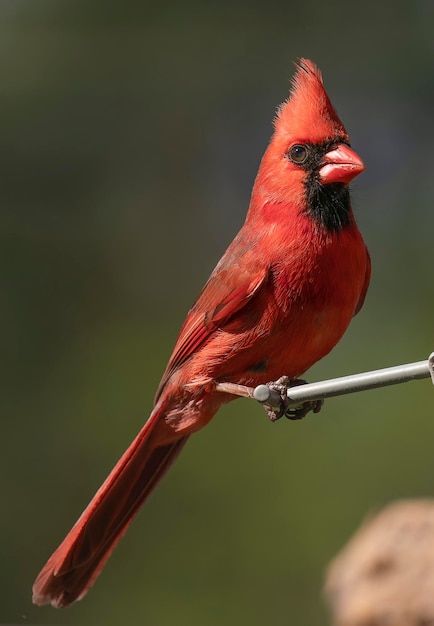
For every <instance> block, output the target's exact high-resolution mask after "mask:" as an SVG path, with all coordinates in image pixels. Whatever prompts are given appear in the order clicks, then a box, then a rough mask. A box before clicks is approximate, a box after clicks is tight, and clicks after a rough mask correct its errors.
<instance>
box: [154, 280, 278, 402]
mask: <svg viewBox="0 0 434 626" xmlns="http://www.w3.org/2000/svg"><path fill="white" fill-rule="evenodd" d="M255 269H256V270H257V268H255ZM246 274H247V272H243V274H240V275H235V276H236V277H235V281H236V282H237V283H238V284H236V285H234V272H227V271H224V270H221V271H219V272H216V273H214V274H212V276H211V278H210V279H209V281H208V282H207V284H206V285H205V287H204V289H203V291H202V293H201V294H200V296H199V298H198V300H197V302H196V304H195V305H194V306H193V308H192V309H191V310H190V311H189V313H188V315H187V317H186V320H185V322H184V325H183V326H182V328H181V331H180V333H179V336H178V340H177V342H176V344H175V348H174V350H173V353H172V356H171V357H170V360H169V363H168V364H167V367H166V371H165V372H164V374H163V377H162V379H161V382H160V386H159V387H158V390H157V393H156V396H155V401H157V399H158V398H159V396H160V394H161V391H162V390H163V387H164V385H165V384H166V382H167V381H168V379H169V378H170V377H171V376H172V374H173V373H174V372H175V371H176V370H177V369H178V368H179V367H180V366H181V365H182V364H183V363H184V362H185V361H186V360H187V359H188V358H189V357H190V356H191V355H192V354H194V353H195V352H196V350H197V349H198V348H199V347H200V346H201V345H202V344H203V343H204V342H205V341H206V340H207V338H208V337H209V336H210V335H211V334H212V333H213V332H215V330H216V329H217V328H222V326H224V325H225V324H227V322H228V321H229V320H230V318H231V317H232V316H233V315H234V314H235V313H237V312H238V311H240V310H241V309H242V308H243V307H244V306H245V305H246V304H247V302H249V301H250V300H251V299H252V297H253V296H254V295H255V294H256V293H257V291H258V290H259V288H260V287H261V286H262V284H263V283H264V281H265V279H266V277H267V274H268V271H267V268H264V269H262V270H261V271H259V272H258V271H257V274H256V276H254V277H252V276H251V275H246Z"/></svg>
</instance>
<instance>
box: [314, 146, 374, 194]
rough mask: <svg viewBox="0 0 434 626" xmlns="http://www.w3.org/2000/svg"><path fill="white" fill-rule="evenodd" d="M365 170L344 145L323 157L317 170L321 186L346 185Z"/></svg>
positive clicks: (356, 157)
mask: <svg viewBox="0 0 434 626" xmlns="http://www.w3.org/2000/svg"><path fill="white" fill-rule="evenodd" d="M364 169H366V168H365V166H364V164H363V161H362V160H361V158H360V157H359V156H358V155H357V154H356V153H355V152H354V150H351V148H349V147H348V146H347V145H345V144H344V143H340V144H339V145H338V146H337V147H336V148H334V149H333V150H330V152H327V153H326V154H325V155H324V158H323V160H322V161H321V167H320V170H319V180H320V182H321V183H322V184H323V185H328V184H330V183H345V184H348V183H349V182H351V181H352V180H353V178H355V177H356V176H357V175H358V174H360V173H361V172H363V170H364Z"/></svg>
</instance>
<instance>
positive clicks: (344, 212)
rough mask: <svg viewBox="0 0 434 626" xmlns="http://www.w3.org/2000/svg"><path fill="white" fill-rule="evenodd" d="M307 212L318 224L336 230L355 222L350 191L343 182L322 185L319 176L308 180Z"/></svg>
mask: <svg viewBox="0 0 434 626" xmlns="http://www.w3.org/2000/svg"><path fill="white" fill-rule="evenodd" d="M306 207H307V208H306V213H307V214H308V215H309V217H310V218H311V219H313V220H314V221H315V222H316V223H317V224H318V226H320V227H322V228H324V229H326V230H328V231H331V232H336V231H339V230H342V229H344V228H347V227H348V226H350V225H351V224H352V222H353V216H352V212H351V202H350V192H349V190H348V187H347V186H346V185H344V184H342V183H331V184H329V185H322V184H321V183H320V182H319V180H318V179H317V178H313V177H312V178H311V177H309V179H308V181H307V182H306Z"/></svg>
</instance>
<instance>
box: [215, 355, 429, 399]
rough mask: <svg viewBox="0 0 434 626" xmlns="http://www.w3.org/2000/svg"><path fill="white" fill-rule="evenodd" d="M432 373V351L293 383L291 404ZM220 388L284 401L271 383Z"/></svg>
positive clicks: (218, 386)
mask: <svg viewBox="0 0 434 626" xmlns="http://www.w3.org/2000/svg"><path fill="white" fill-rule="evenodd" d="M430 376H431V380H432V383H433V385H434V352H432V353H431V354H430V356H429V357H428V359H427V360H426V361H416V362H414V363H405V364H404V365H396V366H394V367H386V368H383V369H378V370H371V371H369V372H362V373H361V374H352V375H350V376H342V377H340V378H331V379H329V380H323V381H319V382H316V383H309V384H306V385H300V386H297V387H290V388H289V389H288V392H287V394H288V401H289V405H288V406H298V405H300V404H303V402H308V401H313V400H323V399H325V398H331V397H333V396H342V395H344V394H348V393H355V392H357V391H367V390H368V389H377V388H378V387H387V386H389V385H399V384H401V383H406V382H408V381H410V380H419V379H422V378H429V377H430ZM217 390H218V391H222V392H224V393H231V394H233V395H237V396H242V397H244V398H254V399H255V400H257V401H258V402H261V403H264V404H269V405H271V406H278V405H279V403H280V402H281V397H280V394H279V393H278V392H277V391H275V390H273V389H270V387H269V386H268V385H258V386H257V387H246V386H244V385H236V384H233V383H217Z"/></svg>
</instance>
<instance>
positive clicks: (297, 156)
mask: <svg viewBox="0 0 434 626" xmlns="http://www.w3.org/2000/svg"><path fill="white" fill-rule="evenodd" d="M288 156H289V158H290V159H291V161H292V162H293V163H296V164H297V165H303V163H305V162H306V160H307V157H308V156H309V150H308V147H307V146H305V145H303V144H295V145H294V146H292V147H291V148H290V150H289V152H288Z"/></svg>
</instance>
